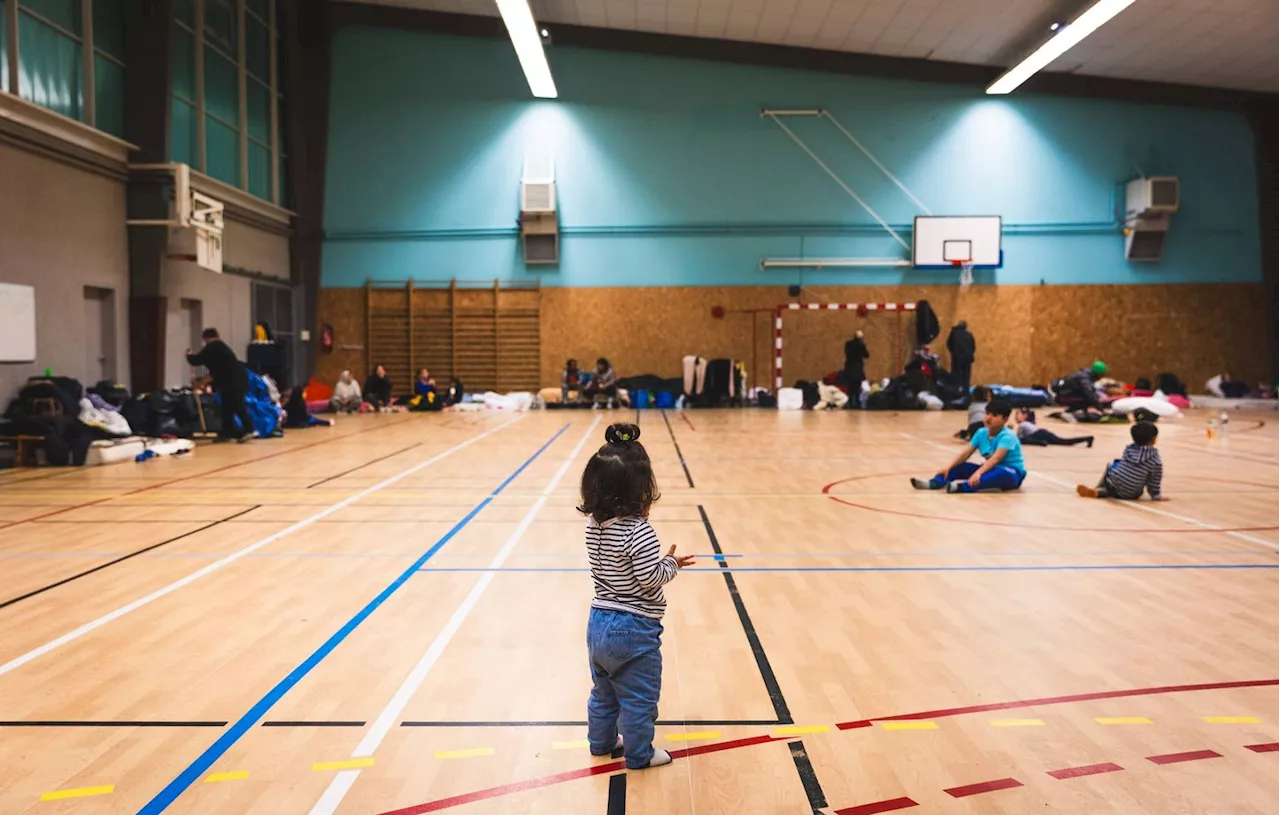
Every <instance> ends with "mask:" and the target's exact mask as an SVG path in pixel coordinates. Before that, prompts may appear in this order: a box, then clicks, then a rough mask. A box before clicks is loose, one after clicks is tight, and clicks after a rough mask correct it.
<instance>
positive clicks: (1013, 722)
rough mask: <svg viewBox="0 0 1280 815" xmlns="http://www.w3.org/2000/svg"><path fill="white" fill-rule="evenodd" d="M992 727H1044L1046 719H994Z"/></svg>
mask: <svg viewBox="0 0 1280 815" xmlns="http://www.w3.org/2000/svg"><path fill="white" fill-rule="evenodd" d="M991 726H992V727H1044V719H992V720H991Z"/></svg>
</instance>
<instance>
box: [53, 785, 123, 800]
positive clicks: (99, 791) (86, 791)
mask: <svg viewBox="0 0 1280 815" xmlns="http://www.w3.org/2000/svg"><path fill="white" fill-rule="evenodd" d="M115 790H116V785H115V784H107V785H106V786H104V787H78V788H76V789H73V790H53V791H52V792H46V793H44V794H43V795H41V796H40V800H41V801H61V800H63V799H64V798H87V797H89V796H90V795H107V794H109V793H112V792H115Z"/></svg>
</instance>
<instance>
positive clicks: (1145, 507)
mask: <svg viewBox="0 0 1280 815" xmlns="http://www.w3.org/2000/svg"><path fill="white" fill-rule="evenodd" d="M1031 475H1034V476H1037V477H1039V478H1043V479H1044V480H1045V481H1049V482H1051V483H1054V484H1058V485H1060V486H1063V487H1066V488H1067V489H1071V490H1074V489H1075V488H1076V485H1075V484H1070V483H1068V482H1066V481H1063V480H1062V479H1061V478H1054V477H1053V476H1051V475H1045V474H1044V473H1031ZM1109 503H1111V504H1113V505H1115V506H1121V507H1126V508H1128V509H1138V510H1142V511H1143V512H1150V513H1152V514H1153V515H1161V516H1164V517H1165V518H1172V519H1173V520H1175V521H1182V522H1183V523H1184V524H1191V525H1192V526H1198V527H1200V528H1201V529H1208V530H1209V531H1211V532H1221V533H1222V534H1224V535H1230V536H1231V537H1233V538H1239V539H1240V540H1243V541H1248V542H1249V543H1252V544H1256V545H1258V546H1265V547H1267V548H1268V549H1275V550H1280V544H1275V543H1272V542H1271V541H1269V540H1266V539H1265V538H1259V537H1257V536H1256V535H1249V534H1247V533H1245V532H1237V531H1235V530H1234V529H1223V528H1222V527H1220V526H1214V525H1213V524H1211V523H1207V522H1205V521H1201V520H1197V519H1195V518H1189V517H1187V516H1186V515H1179V514H1177V513H1176V512H1169V511H1168V510H1163V509H1156V508H1155V507H1153V506H1151V505H1150V504H1147V503H1139V502H1137V501H1111V502H1109Z"/></svg>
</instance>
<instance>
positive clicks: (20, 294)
mask: <svg viewBox="0 0 1280 815" xmlns="http://www.w3.org/2000/svg"><path fill="white" fill-rule="evenodd" d="M35 361H36V290H35V289H34V288H32V287H31V286H18V285H15V284H13V283H0V362H35Z"/></svg>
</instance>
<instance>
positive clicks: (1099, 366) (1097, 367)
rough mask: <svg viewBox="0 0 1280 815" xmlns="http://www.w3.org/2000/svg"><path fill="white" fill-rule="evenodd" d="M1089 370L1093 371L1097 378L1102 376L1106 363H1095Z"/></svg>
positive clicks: (1105, 369) (1105, 370)
mask: <svg viewBox="0 0 1280 815" xmlns="http://www.w3.org/2000/svg"><path fill="white" fill-rule="evenodd" d="M1089 370H1091V371H1093V372H1094V373H1095V374H1097V375H1098V376H1102V375H1103V374H1105V373H1106V372H1107V363H1105V362H1102V361H1098V362H1095V363H1093V367H1092V368H1090V369H1089Z"/></svg>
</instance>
